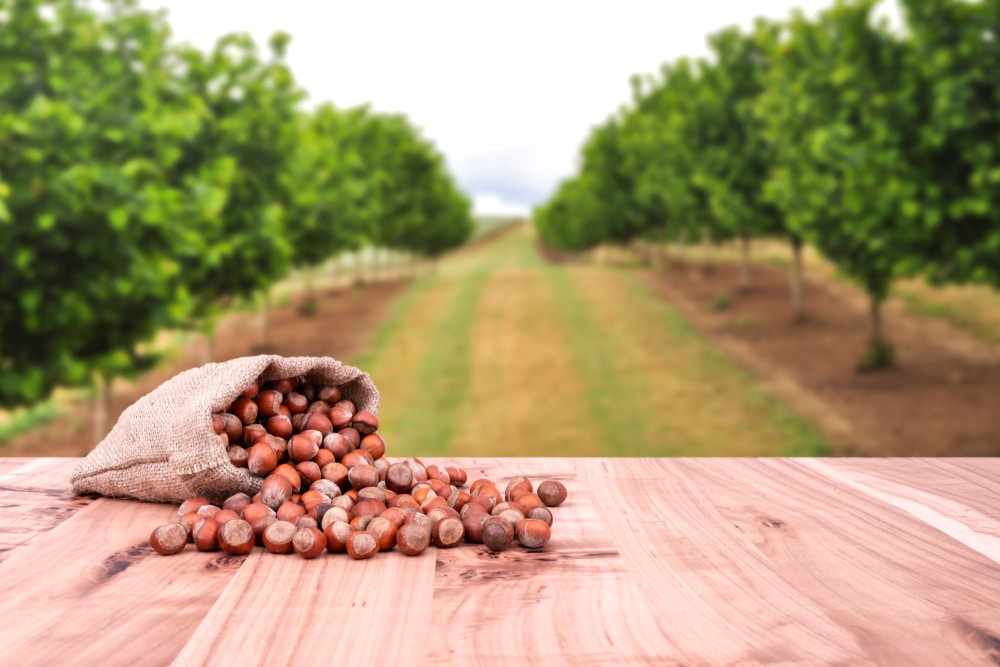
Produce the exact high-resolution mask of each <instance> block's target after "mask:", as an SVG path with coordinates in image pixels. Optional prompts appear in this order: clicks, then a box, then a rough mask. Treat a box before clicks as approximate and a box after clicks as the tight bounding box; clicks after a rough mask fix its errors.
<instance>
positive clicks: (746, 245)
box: [740, 234, 750, 289]
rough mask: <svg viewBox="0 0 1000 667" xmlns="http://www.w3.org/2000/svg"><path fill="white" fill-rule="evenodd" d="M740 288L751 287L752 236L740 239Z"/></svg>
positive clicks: (744, 236)
mask: <svg viewBox="0 0 1000 667" xmlns="http://www.w3.org/2000/svg"><path fill="white" fill-rule="evenodd" d="M740 287H741V288H743V289H748V288H749V287H750V236H749V235H747V234H744V235H743V236H741V237H740Z"/></svg>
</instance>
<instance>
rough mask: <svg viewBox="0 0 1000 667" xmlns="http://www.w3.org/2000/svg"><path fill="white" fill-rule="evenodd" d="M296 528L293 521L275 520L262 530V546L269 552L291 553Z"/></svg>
mask: <svg viewBox="0 0 1000 667" xmlns="http://www.w3.org/2000/svg"><path fill="white" fill-rule="evenodd" d="M297 531H298V529H297V528H296V527H295V524H294V523H289V522H287V521H282V520H280V519H279V520H277V521H275V522H274V523H272V524H271V525H270V526H268V527H267V528H266V529H265V530H264V548H265V549H267V550H268V551H270V552H271V553H276V554H290V553H292V549H293V547H292V538H293V537H294V536H295V533H296V532H297Z"/></svg>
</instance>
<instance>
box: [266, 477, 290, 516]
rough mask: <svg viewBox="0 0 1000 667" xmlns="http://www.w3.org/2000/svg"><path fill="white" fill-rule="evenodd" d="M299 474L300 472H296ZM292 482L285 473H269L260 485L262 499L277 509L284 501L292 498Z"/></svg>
mask: <svg viewBox="0 0 1000 667" xmlns="http://www.w3.org/2000/svg"><path fill="white" fill-rule="evenodd" d="M296 474H298V473H296ZM291 498H292V484H291V482H289V481H288V478H287V477H285V476H284V475H280V474H277V473H276V474H273V475H268V476H267V478H265V479H264V483H263V484H261V487H260V501H261V502H262V503H264V504H265V505H267V506H268V507H270V508H271V509H273V510H277V509H278V508H279V507H280V506H281V504H282V503H283V502H286V501H288V500H291Z"/></svg>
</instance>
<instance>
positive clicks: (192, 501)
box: [177, 496, 212, 517]
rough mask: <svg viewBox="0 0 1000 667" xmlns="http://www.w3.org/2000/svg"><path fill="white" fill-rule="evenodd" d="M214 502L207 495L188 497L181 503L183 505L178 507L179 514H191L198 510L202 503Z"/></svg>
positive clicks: (209, 503)
mask: <svg viewBox="0 0 1000 667" xmlns="http://www.w3.org/2000/svg"><path fill="white" fill-rule="evenodd" d="M211 504H212V503H211V502H210V501H209V500H208V498H206V497H205V496H196V497H194V498H188V499H187V500H185V501H184V502H182V503H181V506H180V507H179V508H177V516H179V517H180V516H184V515H185V514H190V513H192V512H197V511H198V508H199V507H201V506H202V505H211Z"/></svg>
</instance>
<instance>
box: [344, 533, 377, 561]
mask: <svg viewBox="0 0 1000 667" xmlns="http://www.w3.org/2000/svg"><path fill="white" fill-rule="evenodd" d="M377 553H378V540H377V539H375V536H374V535H372V534H371V533H369V532H368V531H367V530H357V531H354V532H353V533H351V535H350V537H348V538H347V555H348V556H350V557H351V558H353V559H355V560H362V559H364V558H371V557H372V556H374V555H375V554H377Z"/></svg>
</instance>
